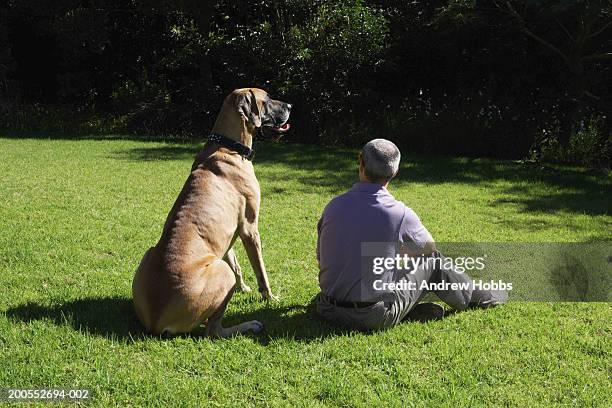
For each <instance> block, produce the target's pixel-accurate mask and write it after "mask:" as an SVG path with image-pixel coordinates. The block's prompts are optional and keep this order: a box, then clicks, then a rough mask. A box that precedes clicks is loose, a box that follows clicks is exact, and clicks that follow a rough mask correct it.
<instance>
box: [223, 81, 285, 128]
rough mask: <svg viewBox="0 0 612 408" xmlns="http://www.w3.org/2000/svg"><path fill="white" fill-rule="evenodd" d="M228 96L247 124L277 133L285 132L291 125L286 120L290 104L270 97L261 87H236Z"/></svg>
mask: <svg viewBox="0 0 612 408" xmlns="http://www.w3.org/2000/svg"><path fill="white" fill-rule="evenodd" d="M230 96H231V97H233V98H232V99H233V100H234V104H235V106H236V108H237V109H238V113H239V114H240V115H241V116H242V118H243V120H244V121H245V123H246V124H247V126H249V127H252V128H259V127H262V126H263V127H268V128H271V129H273V130H274V131H275V132H278V133H283V132H286V131H288V130H289V128H290V127H291V126H290V125H289V123H288V122H287V120H289V114H290V112H291V104H289V103H286V102H282V101H279V100H276V99H272V98H270V97H269V96H268V93H267V92H266V91H264V90H263V89H259V88H241V89H236V90H235V91H234V92H232V94H231V95H230Z"/></svg>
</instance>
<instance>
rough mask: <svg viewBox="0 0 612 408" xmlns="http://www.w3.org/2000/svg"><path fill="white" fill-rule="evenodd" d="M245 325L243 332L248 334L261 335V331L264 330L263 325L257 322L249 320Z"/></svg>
mask: <svg viewBox="0 0 612 408" xmlns="http://www.w3.org/2000/svg"><path fill="white" fill-rule="evenodd" d="M245 324H246V328H245V331H246V332H249V333H253V334H258V333H261V332H262V330H263V329H264V325H263V323H262V322H259V321H257V320H251V321H250V322H246V323H245Z"/></svg>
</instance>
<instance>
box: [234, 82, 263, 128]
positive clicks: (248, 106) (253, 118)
mask: <svg viewBox="0 0 612 408" xmlns="http://www.w3.org/2000/svg"><path fill="white" fill-rule="evenodd" d="M238 112H239V113H240V114H241V115H242V116H244V118H245V119H246V120H247V121H249V122H250V123H251V124H252V125H253V126H255V127H261V114H260V113H259V106H257V98H256V97H255V94H254V93H253V91H251V90H249V92H247V93H244V94H242V95H240V96H239V97H238Z"/></svg>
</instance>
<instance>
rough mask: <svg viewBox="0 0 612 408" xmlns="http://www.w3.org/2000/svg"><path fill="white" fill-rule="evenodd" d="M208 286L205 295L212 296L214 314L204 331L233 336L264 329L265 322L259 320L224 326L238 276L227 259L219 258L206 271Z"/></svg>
mask: <svg viewBox="0 0 612 408" xmlns="http://www.w3.org/2000/svg"><path fill="white" fill-rule="evenodd" d="M206 275H207V276H206V288H205V289H204V292H203V293H202V296H203V297H210V299H211V300H212V301H211V304H210V309H208V310H209V311H210V310H213V312H212V314H211V315H210V316H209V317H208V321H207V323H206V328H205V331H204V333H205V334H206V335H207V336H210V337H231V336H235V335H237V334H246V333H259V332H261V331H262V330H263V324H261V323H260V322H258V321H257V320H251V321H248V322H244V323H240V324H237V325H235V326H231V327H223V326H222V325H221V319H222V318H223V313H225V309H226V308H227V304H228V303H229V301H230V299H231V298H232V295H233V294H234V290H235V288H236V278H235V277H234V271H233V270H232V268H230V266H229V264H228V263H227V262H225V261H222V260H218V261H215V262H214V263H213V264H211V265H210V266H209V268H208V270H207V271H206Z"/></svg>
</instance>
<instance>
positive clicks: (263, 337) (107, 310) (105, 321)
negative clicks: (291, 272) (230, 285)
mask: <svg viewBox="0 0 612 408" xmlns="http://www.w3.org/2000/svg"><path fill="white" fill-rule="evenodd" d="M6 316H7V317H8V318H9V319H11V320H13V321H22V322H26V323H30V322H33V321H36V320H48V321H51V322H52V323H53V324H56V325H60V326H61V325H69V326H72V327H73V328H74V329H75V330H79V331H85V332H87V333H90V334H93V335H97V336H101V337H107V338H111V339H120V340H127V341H130V340H132V341H139V340H143V339H146V338H160V337H159V336H153V335H151V334H148V333H147V332H145V331H144V328H143V326H142V325H141V324H140V322H139V321H138V318H137V317H136V314H135V313H134V308H133V304H132V301H131V299H126V298H122V297H102V298H85V299H79V300H73V301H69V302H66V303H64V304H61V305H53V306H46V305H40V304H37V303H26V304H23V305H20V306H16V307H13V308H10V309H8V310H7V311H6ZM247 320H259V321H261V322H262V323H263V324H264V326H265V330H264V332H263V333H261V334H260V335H257V336H255V338H256V339H257V341H258V342H259V343H261V344H267V343H269V342H270V341H271V340H273V339H275V338H283V339H294V340H298V341H305V342H308V341H312V340H317V339H322V338H325V337H329V336H336V335H339V334H343V333H349V332H351V331H350V330H348V329H341V328H337V327H334V326H331V325H329V324H327V323H325V322H324V321H322V320H320V319H319V318H318V317H317V316H316V314H315V312H314V305H313V304H312V303H311V304H309V305H293V306H287V307H270V306H269V305H266V304H263V303H262V307H258V308H257V309H256V310H253V311H252V312H247V313H243V312H238V313H226V314H225V316H224V319H223V324H224V326H226V327H228V326H231V325H234V324H238V323H241V322H244V321H247ZM187 336H191V335H187ZM193 336H194V337H197V336H196V335H193ZM160 339H161V338H160Z"/></svg>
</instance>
